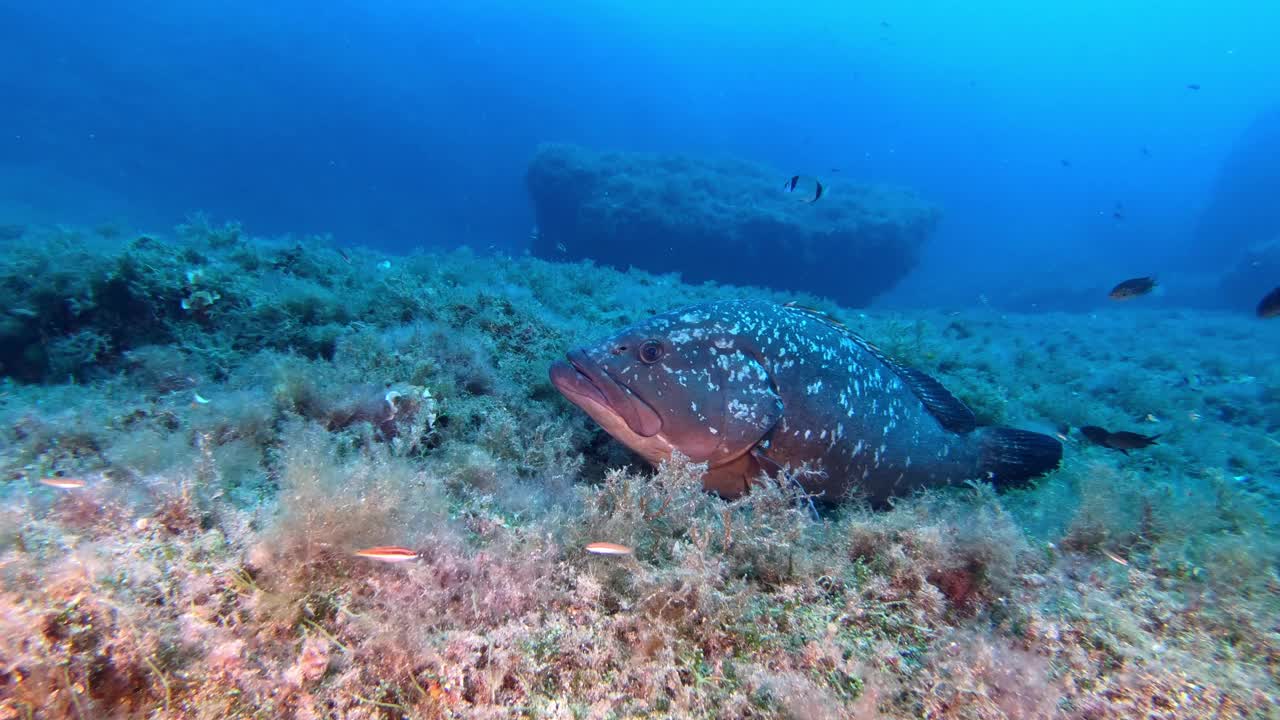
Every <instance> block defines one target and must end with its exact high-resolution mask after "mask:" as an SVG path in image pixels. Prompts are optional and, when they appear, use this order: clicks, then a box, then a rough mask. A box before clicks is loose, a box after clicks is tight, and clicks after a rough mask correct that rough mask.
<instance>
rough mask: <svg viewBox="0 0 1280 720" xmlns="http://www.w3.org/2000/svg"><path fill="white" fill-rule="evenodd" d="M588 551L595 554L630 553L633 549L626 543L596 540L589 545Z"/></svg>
mask: <svg viewBox="0 0 1280 720" xmlns="http://www.w3.org/2000/svg"><path fill="white" fill-rule="evenodd" d="M587 552H589V553H591V554H593V555H630V554H631V553H632V552H633V551H632V550H631V548H629V547H627V546H626V545H619V544H617V543H610V542H594V543H591V544H590V545H588V546H587Z"/></svg>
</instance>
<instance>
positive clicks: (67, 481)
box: [40, 477, 89, 490]
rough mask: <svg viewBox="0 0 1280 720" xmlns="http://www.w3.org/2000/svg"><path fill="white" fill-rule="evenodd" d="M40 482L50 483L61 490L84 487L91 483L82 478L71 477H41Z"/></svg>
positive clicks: (52, 486)
mask: <svg viewBox="0 0 1280 720" xmlns="http://www.w3.org/2000/svg"><path fill="white" fill-rule="evenodd" d="M40 483H41V484H42V485H48V486H49V487H51V488H58V489H59V490H75V489H76V488H82V487H85V486H86V485H88V484H89V483H87V482H85V481H84V480H81V479H80V478H71V477H47V478H40Z"/></svg>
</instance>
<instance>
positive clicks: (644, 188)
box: [526, 144, 941, 307]
mask: <svg viewBox="0 0 1280 720" xmlns="http://www.w3.org/2000/svg"><path fill="white" fill-rule="evenodd" d="M791 174H792V173H788V172H779V171H776V170H773V169H771V168H768V167H765V166H762V165H759V164H755V163H751V162H746V161H742V160H733V159H712V158H698V157H690V156H686V155H654V154H645V153H628V152H597V151H593V150H589V149H586V148H582V147H577V146H574V145H565V144H546V145H542V146H540V147H539V148H538V151H537V153H536V155H535V156H534V158H533V161H532V162H531V163H530V166H529V172H528V175H527V177H526V180H527V183H528V187H529V194H530V196H531V197H532V199H533V205H534V211H535V213H536V216H537V222H538V232H537V233H535V235H534V237H533V251H534V253H535V254H537V255H539V256H541V257H544V258H548V259H564V260H581V259H590V260H593V261H595V262H598V263H600V264H603V265H611V266H614V267H618V268H621V269H626V268H627V267H636V268H640V269H643V270H647V271H650V272H658V273H666V272H678V273H680V274H681V276H682V277H683V278H684V279H685V280H687V281H694V282H697V281H703V280H715V281H718V282H725V283H733V284H739V285H758V286H763V287H770V288H775V289H778V290H803V291H806V292H810V293H815V294H819V295H825V296H828V297H830V298H832V299H834V300H836V301H838V302H840V303H842V304H845V305H849V306H855V307H857V306H862V305H866V304H868V303H870V302H871V301H872V300H873V299H874V298H875V297H876V296H877V295H879V294H881V293H883V292H885V291H886V290H888V289H890V288H891V287H893V286H894V285H895V284H896V283H897V282H898V281H899V280H901V279H902V278H903V277H904V276H905V275H906V274H907V273H908V272H910V271H911V269H912V268H914V267H915V266H916V264H917V262H918V260H919V255H920V248H921V246H922V245H923V244H924V242H925V240H926V239H927V238H928V237H929V234H930V233H931V232H933V230H934V228H935V227H936V226H937V223H938V219H939V217H940V214H941V213H940V211H939V210H938V208H937V207H936V206H934V205H932V204H930V203H928V202H926V201H924V200H922V199H921V198H920V197H919V196H917V195H916V194H914V193H912V192H910V191H908V190H903V189H898V188H892V187H884V186H879V185H858V184H855V183H852V182H849V181H845V180H843V179H840V176H838V175H836V176H834V177H827V176H823V177H820V179H821V181H822V183H823V184H824V186H825V188H826V190H825V192H824V193H823V196H822V198H821V199H819V200H818V201H817V202H814V203H806V202H804V201H803V200H802V199H800V198H797V197H795V196H794V195H793V194H789V193H786V192H784V191H783V189H782V186H783V182H784V180H786V178H787V177H789V176H790V175H791Z"/></svg>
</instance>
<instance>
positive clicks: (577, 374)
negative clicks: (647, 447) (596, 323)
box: [550, 350, 662, 437]
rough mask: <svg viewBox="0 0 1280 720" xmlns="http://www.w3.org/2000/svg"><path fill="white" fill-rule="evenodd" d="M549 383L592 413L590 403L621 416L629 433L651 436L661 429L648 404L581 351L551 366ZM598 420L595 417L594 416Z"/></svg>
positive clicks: (659, 422) (654, 413) (660, 419)
mask: <svg viewBox="0 0 1280 720" xmlns="http://www.w3.org/2000/svg"><path fill="white" fill-rule="evenodd" d="M550 376H551V383H552V384H553V385H555V386H556V389H557V390H559V391H560V392H561V393H563V394H564V396H565V397H567V398H568V399H569V400H570V401H572V402H573V403H574V404H576V405H577V406H578V407H581V408H582V409H583V410H586V411H587V413H588V414H591V415H594V413H592V412H591V411H592V408H591V407H590V406H591V405H594V406H596V408H597V410H599V411H605V412H608V413H609V414H611V415H613V416H615V417H617V418H619V419H621V420H622V421H623V422H624V423H626V426H627V427H628V428H630V430H631V432H633V433H635V434H637V435H639V436H640V437H652V436H654V435H656V434H657V433H658V431H660V430H661V429H662V417H661V416H659V415H658V413H657V412H655V411H654V409H653V408H652V407H650V406H649V405H648V403H646V402H644V401H643V400H641V399H640V398H638V397H636V396H635V395H634V394H632V392H631V391H630V390H628V389H627V388H626V387H625V386H624V385H622V384H621V383H619V382H617V381H616V380H614V379H613V377H611V376H610V375H609V373H608V372H607V371H605V370H604V368H601V367H600V366H598V365H597V364H596V363H594V362H592V361H591V359H590V358H589V357H588V356H587V354H586V353H585V352H583V351H581V350H574V351H573V352H570V353H569V354H568V359H567V362H566V361H564V360H561V361H559V362H555V363H552V365H551V371H550ZM597 420H599V418H597Z"/></svg>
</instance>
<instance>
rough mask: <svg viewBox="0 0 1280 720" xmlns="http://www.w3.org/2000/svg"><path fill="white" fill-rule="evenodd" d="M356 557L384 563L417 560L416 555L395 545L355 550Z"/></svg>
mask: <svg viewBox="0 0 1280 720" xmlns="http://www.w3.org/2000/svg"><path fill="white" fill-rule="evenodd" d="M356 555H359V556H360V557H364V558H369V559H370V560H380V561H382V562H385V563H398V562H405V561H406V560H417V559H418V553H416V552H414V551H413V550H410V549H409V548H405V547H398V546H396V545H380V546H378V547H371V548H365V549H364V550H357V551H356Z"/></svg>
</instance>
